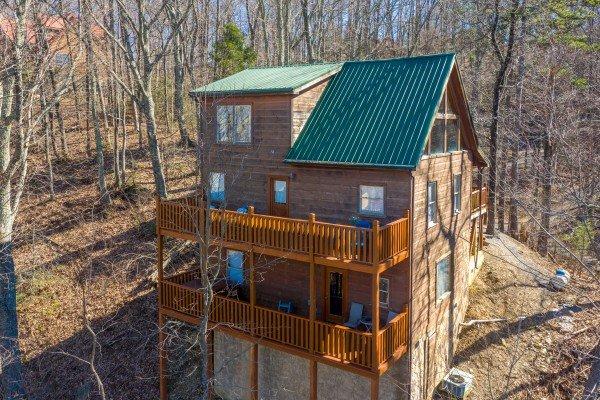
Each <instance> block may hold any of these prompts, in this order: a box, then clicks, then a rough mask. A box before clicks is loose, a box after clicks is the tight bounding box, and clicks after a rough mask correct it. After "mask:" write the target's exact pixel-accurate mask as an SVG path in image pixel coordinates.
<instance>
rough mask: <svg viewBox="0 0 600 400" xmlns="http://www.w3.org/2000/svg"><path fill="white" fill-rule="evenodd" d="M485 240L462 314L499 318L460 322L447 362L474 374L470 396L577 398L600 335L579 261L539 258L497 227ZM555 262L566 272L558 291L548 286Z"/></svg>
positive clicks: (480, 399)
mask: <svg viewBox="0 0 600 400" xmlns="http://www.w3.org/2000/svg"><path fill="white" fill-rule="evenodd" d="M486 241H487V246H486V247H485V251H486V254H485V261H484V264H483V266H482V267H481V270H480V271H479V274H478V276H477V278H476V280H475V281H474V283H473V285H472V287H471V289H470V304H469V308H468V310H467V315H466V318H465V321H469V320H485V319H502V318H505V319H506V321H505V322H499V323H481V324H474V325H472V326H463V327H462V331H461V333H460V337H459V339H460V340H459V344H458V348H457V352H456V355H455V359H454V361H455V366H456V367H458V368H459V369H462V370H464V371H467V372H470V373H471V374H473V375H474V377H475V383H474V388H473V390H472V392H471V393H470V396H469V398H470V399H473V400H487V399H490V400H491V399H494V400H496V399H536V400H544V399H546V400H550V399H569V400H570V399H579V398H581V393H582V388H583V385H584V382H585V380H586V377H587V371H588V370H589V366H590V361H591V359H590V358H589V357H587V354H588V353H589V352H590V351H591V350H592V349H593V348H594V347H595V345H596V344H597V343H598V337H599V335H600V329H599V327H598V322H599V321H600V318H598V311H597V310H598V309H597V308H596V309H595V310H594V309H593V302H596V304H598V301H599V300H600V293H598V291H597V290H594V286H593V285H592V283H591V282H590V281H589V280H588V276H589V275H588V274H586V273H585V272H584V271H583V270H582V269H580V268H573V266H572V265H565V264H564V263H554V262H551V261H549V260H547V259H544V258H541V257H539V256H538V255H537V254H536V253H535V252H533V251H531V250H529V249H528V248H527V247H525V246H523V245H522V244H521V243H519V242H517V241H515V240H513V239H511V238H509V237H507V236H505V235H502V234H501V235H499V237H497V238H487V240H486ZM558 266H561V267H564V268H566V269H567V270H569V271H570V273H571V275H572V280H571V283H570V284H569V286H568V287H567V288H566V289H565V290H564V291H560V292H557V291H553V290H550V289H549V288H548V279H549V277H551V276H552V275H553V274H554V271H555V269H556V268H557V267H558ZM596 287H597V286H596Z"/></svg>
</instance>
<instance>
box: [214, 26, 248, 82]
mask: <svg viewBox="0 0 600 400" xmlns="http://www.w3.org/2000/svg"><path fill="white" fill-rule="evenodd" d="M212 57H213V60H214V61H215V63H216V64H217V68H218V71H219V75H220V76H221V77H225V76H228V75H232V74H235V73H236V72H239V71H241V70H243V69H246V68H248V67H251V66H253V65H254V63H255V62H256V53H255V52H254V50H253V49H252V48H251V47H249V46H246V44H245V43H244V35H243V34H242V31H240V29H239V28H238V27H237V25H236V24H234V23H227V24H225V25H224V26H223V34H222V35H221V38H220V39H219V40H218V41H217V43H216V44H215V50H214V52H213V54H212Z"/></svg>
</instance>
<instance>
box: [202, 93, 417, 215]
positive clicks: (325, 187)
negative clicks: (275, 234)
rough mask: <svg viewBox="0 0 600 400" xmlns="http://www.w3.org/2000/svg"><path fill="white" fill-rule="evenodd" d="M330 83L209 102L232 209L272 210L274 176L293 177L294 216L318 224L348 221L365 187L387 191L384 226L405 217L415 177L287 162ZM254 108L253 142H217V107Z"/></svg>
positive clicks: (211, 137) (214, 165) (214, 153)
mask: <svg viewBox="0 0 600 400" xmlns="http://www.w3.org/2000/svg"><path fill="white" fill-rule="evenodd" d="M324 86H325V82H324V83H322V84H320V85H317V86H314V87H313V88H311V89H308V90H307V91H306V92H303V93H301V94H300V95H298V96H297V97H295V98H294V97H292V96H290V95H264V96H243V97H229V98H224V99H220V100H209V101H207V102H206V103H205V110H206V112H205V115H206V119H207V124H208V132H207V134H206V138H207V140H208V143H209V147H210V151H209V154H210V156H209V159H208V162H209V163H210V165H211V170H213V171H215V172H224V173H225V192H226V194H225V197H226V208H228V209H236V208H238V207H240V206H244V205H253V206H254V207H255V210H256V212H257V213H267V211H268V186H267V185H268V178H269V176H275V175H279V176H287V177H289V178H290V184H289V207H290V208H289V209H290V217H295V218H306V217H307V216H308V214H309V213H311V212H314V213H316V215H317V220H321V221H328V222H336V223H348V219H349V218H350V217H351V216H353V215H358V206H359V203H358V202H359V186H360V185H381V186H384V187H385V207H386V213H385V216H384V217H381V218H379V219H380V220H381V222H382V223H385V222H388V221H390V220H394V219H397V218H400V217H402V216H404V214H405V212H406V210H407V209H408V208H409V206H410V173H409V172H407V171H398V170H383V169H372V170H367V169H350V168H327V167H312V166H310V167H309V166H306V167H303V166H297V165H290V164H287V163H284V162H283V159H284V158H285V155H286V153H287V151H288V150H289V148H290V146H291V137H292V136H291V135H292V131H294V130H296V129H300V127H301V125H302V124H303V123H304V121H302V120H301V117H308V114H309V111H310V110H312V108H314V105H315V104H316V101H317V100H318V97H319V95H320V93H321V92H322V90H323V89H324ZM218 104H250V105H251V106H252V143H251V144H240V145H232V144H222V143H216V121H215V114H214V110H215V106H216V105H218Z"/></svg>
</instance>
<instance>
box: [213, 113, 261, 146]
mask: <svg viewBox="0 0 600 400" xmlns="http://www.w3.org/2000/svg"><path fill="white" fill-rule="evenodd" d="M220 107H233V108H234V110H235V107H249V109H250V115H249V120H250V121H249V123H248V124H249V136H250V139H249V140H248V141H239V140H235V137H234V135H229V136H230V137H231V138H230V139H228V140H222V139H221V137H220V130H219V108H220ZM253 108H254V105H253V104H252V103H251V102H250V103H234V102H232V103H230V102H225V103H219V104H215V105H214V110H215V141H216V142H217V143H218V144H229V145H236V146H250V145H251V144H252V137H253V135H252V121H253V115H252V114H253V112H252V109H253ZM234 116H235V112H234ZM234 131H235V129H234Z"/></svg>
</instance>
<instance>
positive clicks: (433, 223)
mask: <svg viewBox="0 0 600 400" xmlns="http://www.w3.org/2000/svg"><path fill="white" fill-rule="evenodd" d="M431 184H433V185H435V199H434V200H433V201H431V199H430V198H429V185H431ZM437 186H438V185H437V181H427V207H426V213H427V229H429V228H433V227H434V226H436V225H437V224H438V220H439V216H438V212H437V198H438V187H437ZM431 204H433V216H434V218H433V220H431V219H430V216H429V206H430V205H431Z"/></svg>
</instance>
